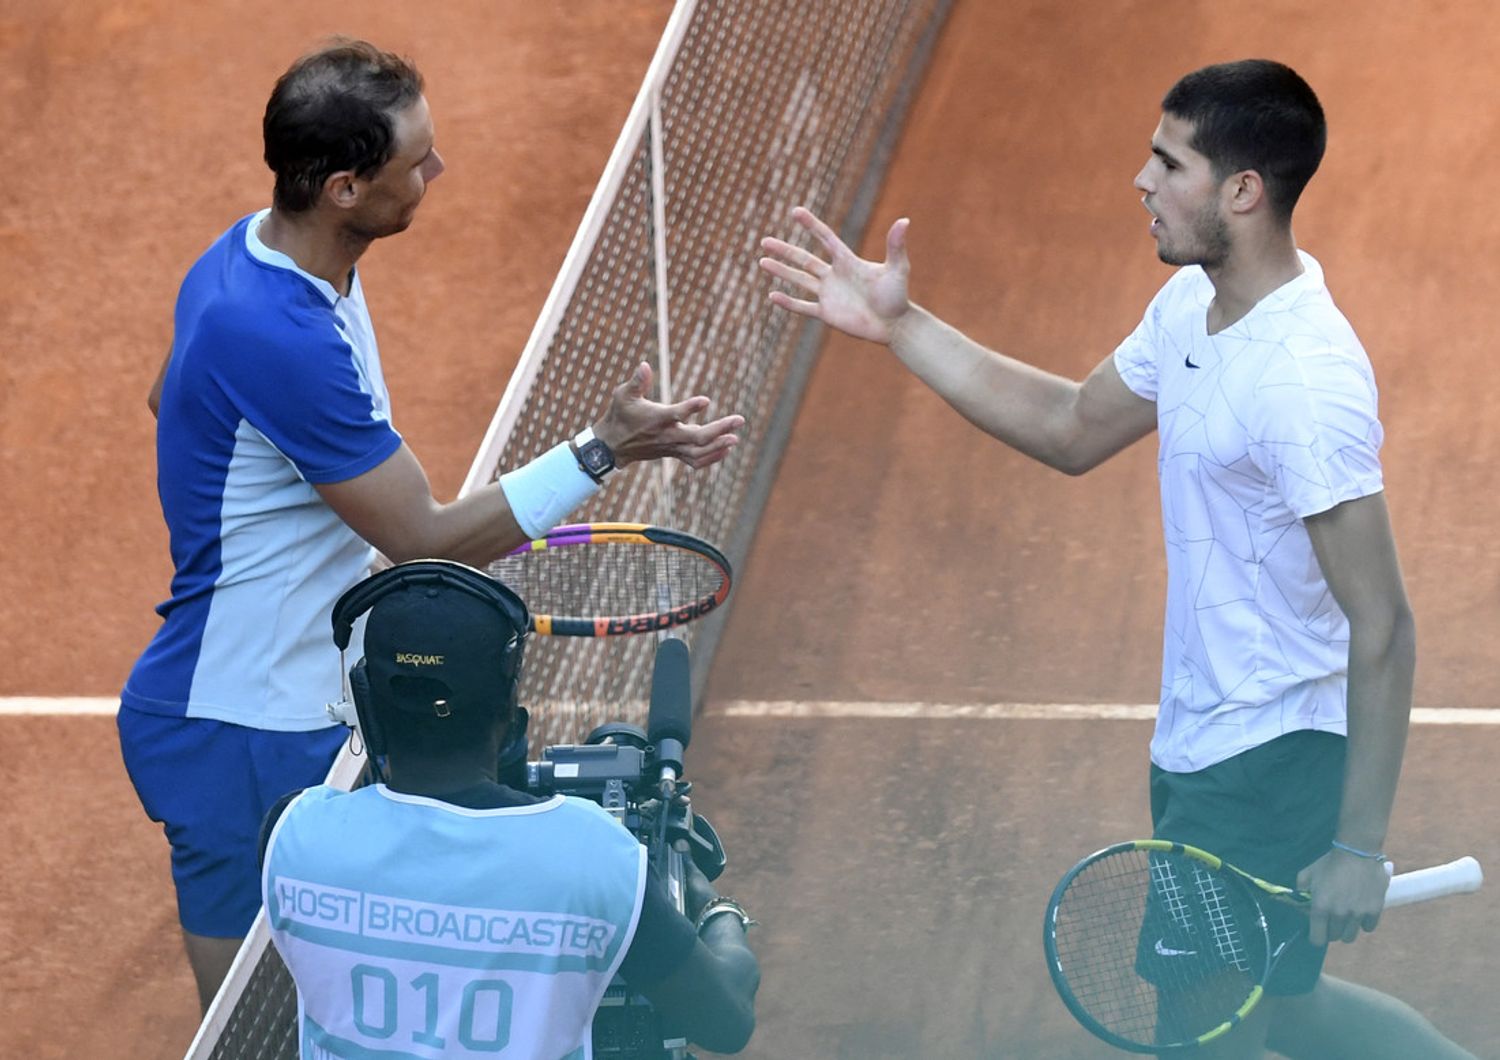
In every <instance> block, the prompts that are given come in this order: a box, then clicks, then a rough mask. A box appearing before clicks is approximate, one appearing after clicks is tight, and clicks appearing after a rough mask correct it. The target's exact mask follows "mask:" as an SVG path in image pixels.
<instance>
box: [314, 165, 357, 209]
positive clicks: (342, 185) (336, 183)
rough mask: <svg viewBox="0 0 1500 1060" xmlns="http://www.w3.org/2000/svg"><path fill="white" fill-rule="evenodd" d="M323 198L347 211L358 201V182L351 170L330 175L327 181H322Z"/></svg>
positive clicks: (343, 170) (342, 170)
mask: <svg viewBox="0 0 1500 1060" xmlns="http://www.w3.org/2000/svg"><path fill="white" fill-rule="evenodd" d="M323 196H324V198H326V199H327V200H328V202H329V203H330V204H331V205H333V206H337V207H340V208H341V209H346V210H347V209H348V208H349V207H351V206H353V205H354V204H355V203H357V202H358V201H359V181H358V179H357V178H356V177H355V175H354V171H353V170H351V169H341V170H339V171H338V172H337V173H330V174H329V175H328V179H327V180H325V181H323Z"/></svg>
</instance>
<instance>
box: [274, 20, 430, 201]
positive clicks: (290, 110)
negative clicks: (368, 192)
mask: <svg viewBox="0 0 1500 1060" xmlns="http://www.w3.org/2000/svg"><path fill="white" fill-rule="evenodd" d="M421 95H422V75H421V74H420V73H418V72H417V68H416V67H415V66H413V65H412V64H411V62H409V61H408V60H406V59H403V58H401V57H400V56H397V55H393V54H391V53H390V52H384V51H381V50H380V49H379V48H377V47H375V46H374V45H373V44H369V43H367V42H366V41H362V40H351V39H349V38H343V37H340V38H335V39H334V40H332V41H330V42H329V43H328V44H326V45H325V46H324V47H322V48H320V49H318V50H317V51H315V52H312V53H310V54H308V55H304V56H303V57H302V58H300V59H298V60H297V61H296V62H295V63H293V64H292V65H291V67H290V68H289V69H288V70H287V72H286V73H284V74H282V75H281V78H280V79H279V80H278V81H277V82H276V88H275V89H274V90H272V92H271V98H270V101H269V102H267V103H266V114H265V118H264V120H263V121H262V124H261V128H262V132H263V134H264V136H265V159H266V165H268V166H270V167H271V172H273V173H275V174H276V190H275V193H274V195H273V199H272V201H273V202H274V203H275V205H276V207H277V209H280V210H285V211H287V212H288V213H300V212H302V211H304V210H308V209H310V208H311V207H312V206H313V205H314V204H315V203H316V202H317V201H318V195H319V194H320V193H321V192H322V190H323V182H324V181H326V180H327V179H328V177H329V175H330V174H333V173H338V172H340V171H341V170H352V171H353V172H355V173H356V174H359V175H360V176H364V175H366V174H369V173H373V172H375V171H376V170H378V169H379V168H380V167H381V166H383V165H385V163H386V162H387V161H389V159H390V157H391V154H392V152H393V151H394V150H395V132H394V122H393V120H392V117H393V115H394V114H396V113H397V112H399V111H401V110H404V109H405V108H406V107H409V106H410V105H411V104H413V103H415V102H416V101H417V99H418V98H419V97H420V96H421Z"/></svg>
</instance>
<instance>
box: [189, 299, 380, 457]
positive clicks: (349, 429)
mask: <svg viewBox="0 0 1500 1060" xmlns="http://www.w3.org/2000/svg"><path fill="white" fill-rule="evenodd" d="M292 309H293V310H294V311H285V312H283V313H282V314H277V313H276V311H275V310H269V311H267V312H265V313H264V315H261V314H257V315H256V319H249V320H247V319H245V317H246V316H247V315H248V314H246V313H245V312H244V311H243V310H240V311H237V312H232V315H231V314H226V315H231V318H230V319H227V320H224V321H222V322H221V326H222V330H221V334H223V335H225V336H226V343H225V348H224V349H223V351H222V353H223V354H224V355H223V356H220V357H218V358H216V361H217V365H216V368H217V371H216V373H215V375H216V376H217V382H218V384H219V386H220V387H222V388H223V390H224V392H225V395H226V397H227V398H228V399H229V401H230V403H231V404H232V405H234V407H235V408H236V409H238V410H239V412H240V415H241V416H243V417H244V419H245V421H246V422H247V423H249V424H250V426H252V427H254V428H255V429H256V430H257V431H259V432H260V433H261V434H263V435H265V437H266V439H267V440H268V441H270V443H271V444H272V445H274V446H275V447H276V448H277V449H278V450H280V451H281V453H282V454H283V455H284V456H285V457H286V458H287V459H288V460H290V461H291V462H292V465H293V466H294V467H296V469H297V473H298V474H300V475H301V476H302V477H303V478H304V479H305V480H307V481H308V482H312V483H323V482H343V481H345V480H347V479H351V478H354V477H355V476H357V475H361V474H363V473H364V472H366V471H369V470H370V469H371V468H374V467H376V466H378V465H379V464H381V463H382V462H384V461H385V460H386V459H387V458H388V457H390V455H391V454H392V453H394V452H395V451H396V450H397V449H398V448H400V446H401V435H400V434H398V433H397V432H396V430H395V428H393V427H392V426H391V424H390V419H389V414H388V413H387V411H386V410H385V409H384V408H383V407H381V403H380V402H377V400H376V398H375V395H374V393H373V386H372V385H371V384H370V383H369V381H368V380H366V379H365V378H364V377H363V373H362V371H361V368H360V364H359V362H358V361H357V360H356V356H355V352H354V348H353V346H352V345H351V344H350V343H349V342H348V341H346V340H345V339H344V338H343V336H341V335H340V334H339V331H338V328H337V327H336V326H335V324H334V318H333V317H332V316H331V315H329V314H327V313H320V312H318V311H316V310H312V309H306V308H305V307H292ZM295 310H302V311H300V312H298V311H295ZM267 318H270V319H267Z"/></svg>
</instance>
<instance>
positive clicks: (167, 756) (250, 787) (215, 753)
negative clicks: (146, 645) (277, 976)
mask: <svg viewBox="0 0 1500 1060" xmlns="http://www.w3.org/2000/svg"><path fill="white" fill-rule="evenodd" d="M116 720H117V723H118V725H119V729H120V750H121V752H122V753H123V755H124V758H125V769H126V771H127V772H128V773H129V774H130V781H131V783H132V784H134V785H135V790H136V794H137V795H139V796H140V799H141V806H142V807H144V808H145V811H146V815H147V816H148V817H150V818H151V819H152V820H153V821H156V822H158V823H160V824H161V825H162V827H163V830H164V831H165V832H166V834H167V840H168V841H169V842H170V843H171V844H172V880H173V882H174V883H175V884H176V886H177V916H178V919H179V920H181V921H182V926H183V928H184V930H186V931H188V932H190V933H191V934H194V935H203V936H207V937H209V938H242V937H243V936H244V935H245V934H247V933H248V932H249V930H250V925H251V923H252V922H254V920H255V914H256V913H257V912H258V911H259V910H260V868H259V866H258V864H257V857H258V854H259V838H260V823H261V820H262V818H264V817H265V815H266V811H267V810H269V809H270V808H271V805H272V803H274V802H275V801H276V800H277V799H279V798H281V796H283V795H285V794H287V793H288V792H291V791H296V790H297V789H299V788H305V787H309V786H311V785H313V784H321V783H322V782H323V779H324V777H326V776H327V775H328V768H329V767H330V766H331V765H332V764H333V760H334V758H335V756H337V754H338V751H339V748H340V747H341V746H343V743H344V740H345V739H346V738H347V736H348V733H349V730H348V729H346V728H344V727H343V726H342V725H336V726H334V727H332V728H328V729H316V730H314V731H312V732H270V731H266V730H262V729H251V728H247V727H245V726H243V725H232V724H230V723H228V722H223V721H213V720H211V719H208V718H177V717H170V716H167V715H162V714H148V713H146V712H145V711H140V710H132V709H130V708H129V707H121V709H120V713H119V715H118V716H117V719H116Z"/></svg>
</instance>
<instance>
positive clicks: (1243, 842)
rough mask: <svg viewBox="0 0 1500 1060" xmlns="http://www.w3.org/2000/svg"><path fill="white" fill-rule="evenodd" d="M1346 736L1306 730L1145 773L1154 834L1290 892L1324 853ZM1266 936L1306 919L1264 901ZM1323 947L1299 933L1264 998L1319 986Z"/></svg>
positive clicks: (1339, 790)
mask: <svg viewBox="0 0 1500 1060" xmlns="http://www.w3.org/2000/svg"><path fill="white" fill-rule="evenodd" d="M1344 745H1345V739H1344V737H1342V736H1340V735H1338V734H1336V733H1329V732H1313V731H1310V730H1304V731H1299V732H1290V733H1287V734H1286V735H1284V736H1279V737H1277V738H1276V739H1274V740H1272V741H1270V742H1269V743H1265V744H1261V745H1260V746H1259V747H1253V748H1251V749H1250V750H1248V751H1243V752H1241V753H1240V754H1237V755H1235V756H1234V757H1233V758H1227V759H1225V760H1224V761H1222V762H1218V763H1215V764H1214V765H1211V766H1209V767H1208V768H1207V769H1200V770H1198V771H1197V772H1194V773H1169V772H1167V771H1166V770H1164V769H1160V768H1158V767H1157V766H1155V765H1153V766H1152V767H1151V821H1152V829H1153V836H1154V838H1157V839H1170V840H1172V841H1173V842H1177V843H1186V844H1188V845H1190V846H1195V847H1198V848H1200V849H1202V850H1206V851H1208V852H1209V853H1210V854H1216V855H1218V856H1219V857H1220V858H1223V859H1224V860H1225V861H1227V862H1229V863H1230V864H1231V865H1235V866H1237V867H1238V868H1241V869H1244V870H1245V871H1246V872H1248V873H1251V874H1252V875H1255V876H1259V877H1260V878H1261V879H1263V880H1266V881H1268V882H1270V883H1279V884H1282V885H1283V886H1287V887H1293V886H1295V885H1296V883H1297V873H1299V872H1300V871H1302V869H1304V868H1306V867H1307V866H1308V865H1311V864H1312V863H1313V862H1314V861H1316V860H1318V858H1320V857H1322V856H1323V855H1324V854H1326V853H1327V852H1328V848H1329V844H1330V843H1332V842H1333V837H1334V833H1335V830H1336V829H1337V827H1338V819H1339V804H1340V802H1341V801H1342V797H1343V790H1344ZM1265 910H1266V921H1267V923H1268V924H1269V926H1270V929H1271V937H1272V939H1273V940H1274V939H1280V938H1285V937H1287V936H1288V935H1291V934H1293V933H1296V932H1297V930H1298V929H1299V928H1300V927H1302V926H1304V925H1305V921H1306V915H1305V914H1304V913H1302V912H1300V911H1299V910H1296V909H1292V908H1289V907H1286V906H1283V905H1282V904H1281V903H1279V902H1266V903H1265ZM1326 954H1327V947H1324V946H1313V945H1312V944H1311V943H1309V942H1308V941H1307V936H1306V935H1305V934H1298V935H1297V939H1296V941H1295V942H1293V943H1292V944H1291V945H1290V946H1289V947H1288V948H1287V950H1286V952H1285V953H1283V954H1282V955H1281V960H1280V961H1279V962H1278V963H1277V965H1276V970H1275V971H1274V972H1273V973H1272V975H1271V980H1270V982H1269V983H1268V984H1267V985H1266V992H1267V993H1268V994H1279V995H1291V994H1305V993H1307V992H1308V991H1310V990H1312V988H1313V987H1314V986H1315V985H1316V984H1317V981H1318V976H1319V975H1320V974H1322V971H1323V958H1324V957H1325V956H1326Z"/></svg>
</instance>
